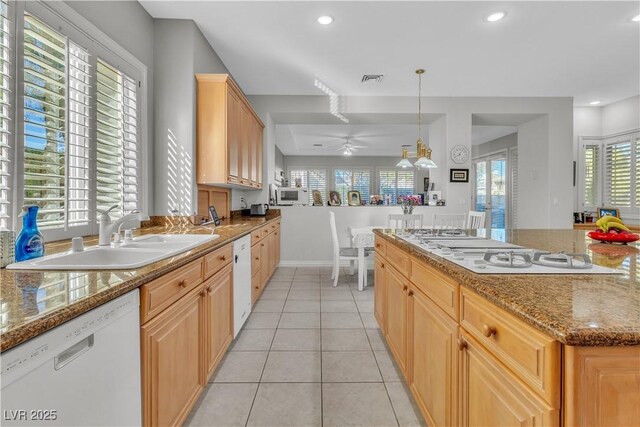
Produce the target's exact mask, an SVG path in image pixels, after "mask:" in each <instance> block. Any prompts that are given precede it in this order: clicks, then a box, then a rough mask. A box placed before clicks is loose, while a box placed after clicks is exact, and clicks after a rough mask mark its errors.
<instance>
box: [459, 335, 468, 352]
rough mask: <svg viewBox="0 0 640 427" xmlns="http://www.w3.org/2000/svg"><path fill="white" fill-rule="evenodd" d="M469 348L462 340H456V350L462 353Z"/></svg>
mask: <svg viewBox="0 0 640 427" xmlns="http://www.w3.org/2000/svg"><path fill="white" fill-rule="evenodd" d="M468 347H469V344H467V342H466V341H465V340H464V338H462V337H460V338H458V350H460V351H463V350H466V349H467V348H468Z"/></svg>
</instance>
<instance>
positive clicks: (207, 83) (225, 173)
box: [196, 74, 264, 189]
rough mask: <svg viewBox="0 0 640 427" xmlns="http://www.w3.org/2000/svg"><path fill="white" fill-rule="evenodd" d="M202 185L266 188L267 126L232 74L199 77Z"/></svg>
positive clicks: (198, 168)
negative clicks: (264, 151)
mask: <svg viewBox="0 0 640 427" xmlns="http://www.w3.org/2000/svg"><path fill="white" fill-rule="evenodd" d="M196 80H197V143H196V145H197V148H196V180H197V183H198V184H207V185H215V184H232V185H235V186H239V187H243V188H255V189H260V188H262V137H263V128H264V124H263V123H262V121H260V118H259V117H258V116H257V114H256V113H255V111H254V110H253V108H251V104H249V101H248V100H247V98H246V97H245V96H244V94H243V93H242V91H241V90H240V88H239V87H238V85H237V84H236V83H235V82H234V81H233V79H232V78H231V77H230V76H229V75H228V74H196Z"/></svg>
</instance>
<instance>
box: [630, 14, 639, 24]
mask: <svg viewBox="0 0 640 427" xmlns="http://www.w3.org/2000/svg"><path fill="white" fill-rule="evenodd" d="M631 20H632V21H633V22H640V15H636V16H634V17H633V18H631Z"/></svg>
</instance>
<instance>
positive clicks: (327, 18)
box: [318, 15, 333, 25]
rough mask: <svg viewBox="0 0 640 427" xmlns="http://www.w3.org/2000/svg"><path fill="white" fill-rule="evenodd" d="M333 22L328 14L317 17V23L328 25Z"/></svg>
mask: <svg viewBox="0 0 640 427" xmlns="http://www.w3.org/2000/svg"><path fill="white" fill-rule="evenodd" d="M332 22H333V18H332V17H330V16H329V15H323V16H320V17H318V24H322V25H329V24H331V23H332Z"/></svg>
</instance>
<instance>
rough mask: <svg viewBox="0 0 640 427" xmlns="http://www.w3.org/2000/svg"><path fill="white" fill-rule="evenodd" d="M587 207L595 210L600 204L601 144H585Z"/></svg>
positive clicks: (584, 199)
mask: <svg viewBox="0 0 640 427" xmlns="http://www.w3.org/2000/svg"><path fill="white" fill-rule="evenodd" d="M582 160H583V164H584V166H583V167H584V171H583V174H584V180H583V182H584V190H583V194H582V196H583V203H584V206H585V207H592V208H595V207H596V206H598V205H599V204H600V144H585V145H584V151H583V159H582Z"/></svg>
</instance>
